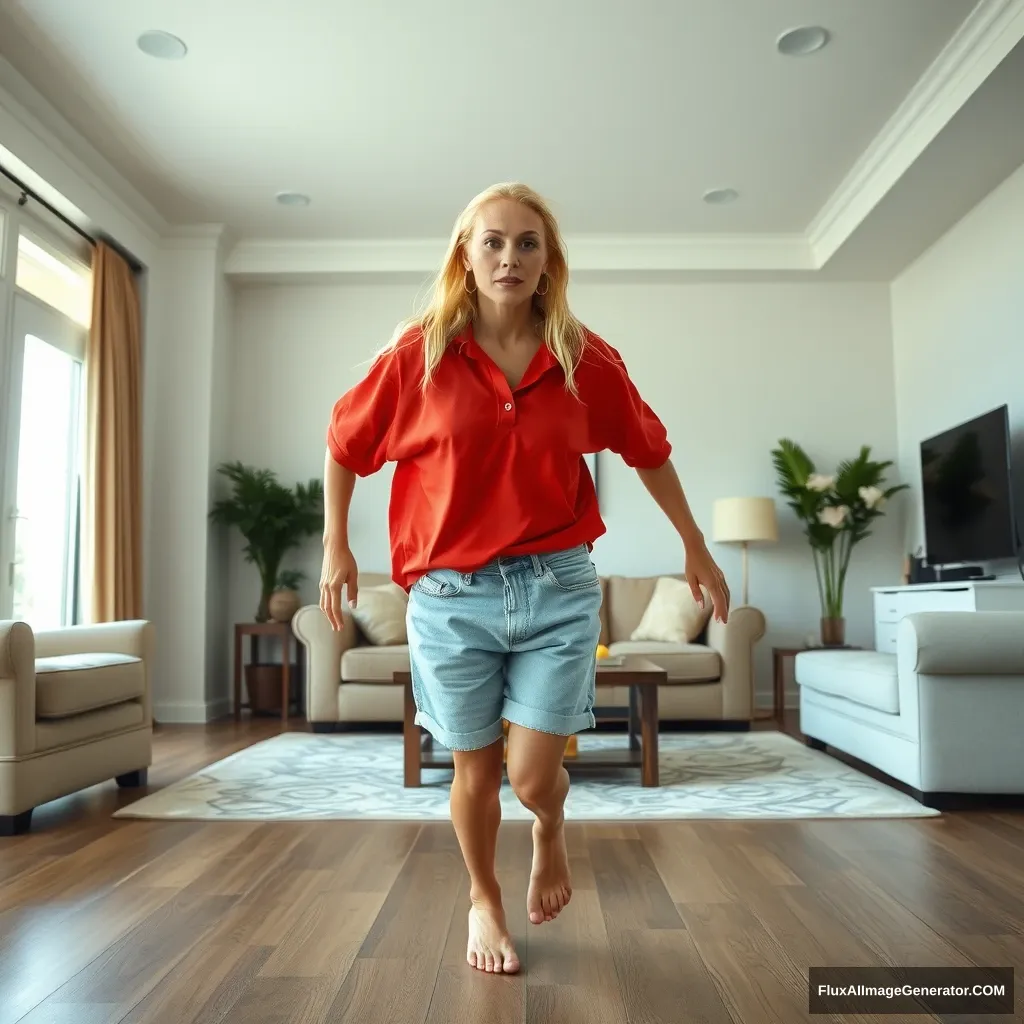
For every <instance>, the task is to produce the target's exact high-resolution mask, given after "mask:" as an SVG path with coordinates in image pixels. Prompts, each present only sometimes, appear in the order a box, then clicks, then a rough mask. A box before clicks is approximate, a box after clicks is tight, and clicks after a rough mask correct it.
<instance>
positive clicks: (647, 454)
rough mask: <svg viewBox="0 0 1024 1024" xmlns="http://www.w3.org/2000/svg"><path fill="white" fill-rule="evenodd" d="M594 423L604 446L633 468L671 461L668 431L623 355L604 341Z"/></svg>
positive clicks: (648, 467)
mask: <svg viewBox="0 0 1024 1024" xmlns="http://www.w3.org/2000/svg"><path fill="white" fill-rule="evenodd" d="M600 348H601V350H602V351H601V353H600V356H599V359H598V361H597V362H598V366H599V368H600V370H599V373H598V374H597V381H596V383H597V387H596V389H595V390H596V392H597V394H596V396H595V402H594V404H593V405H592V409H593V412H592V414H591V415H592V422H593V423H594V424H595V426H596V427H597V430H596V434H597V439H598V440H599V441H600V447H602V448H608V449H609V450H610V451H613V452H615V454H616V455H619V456H621V457H622V461H623V462H625V463H626V465H627V466H630V467H632V468H633V469H657V468H659V467H660V466H663V465H664V464H665V462H667V461H668V458H669V456H670V455H671V454H672V445H671V444H670V443H669V440H668V431H667V430H666V429H665V425H664V424H663V423H662V422H661V420H660V419H659V418H658V416H657V415H656V414H655V412H654V410H653V409H651V407H650V406H649V405H648V404H647V402H645V401H644V399H643V398H642V397H641V395H640V392H639V391H638V390H637V387H636V385H635V384H634V383H633V381H632V379H631V378H630V376H629V372H628V371H627V369H626V364H625V362H624V361H623V359H622V356H620V355H619V353H618V352H617V351H616V350H615V349H614V348H612V347H611V346H610V345H607V344H604V343H601V345H600Z"/></svg>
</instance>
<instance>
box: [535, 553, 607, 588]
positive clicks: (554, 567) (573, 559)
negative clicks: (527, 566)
mask: <svg viewBox="0 0 1024 1024" xmlns="http://www.w3.org/2000/svg"><path fill="white" fill-rule="evenodd" d="M544 576H545V578H546V579H547V580H548V581H549V582H551V583H553V584H554V585H555V586H556V587H557V588H558V589H559V590H565V591H575V590H589V589H590V588H591V587H599V586H600V585H601V578H600V576H598V574H597V566H596V565H594V563H593V562H592V561H591V559H590V556H589V555H588V554H586V553H583V554H577V555H573V556H570V557H564V558H563V557H555V558H552V559H547V560H545V562H544Z"/></svg>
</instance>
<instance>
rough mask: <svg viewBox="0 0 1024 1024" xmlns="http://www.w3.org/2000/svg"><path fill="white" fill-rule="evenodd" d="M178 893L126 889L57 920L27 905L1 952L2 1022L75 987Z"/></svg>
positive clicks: (18, 1017) (62, 914) (5, 1023)
mask: <svg viewBox="0 0 1024 1024" xmlns="http://www.w3.org/2000/svg"><path fill="white" fill-rule="evenodd" d="M174 895H175V892H174V890H173V889H151V888H142V887H139V886H131V885H124V886H120V887H118V888H117V889H115V890H113V892H111V893H110V894H108V895H106V896H104V897H103V898H102V899H96V900H92V901H89V902H86V903H83V904H80V905H77V907H76V908H74V909H72V910H71V912H66V911H67V908H66V907H65V906H63V905H62V906H61V908H60V910H59V912H58V913H57V914H56V915H53V916H52V917H51V916H49V915H47V914H46V912H45V908H35V907H26V908H25V912H26V915H27V919H26V920H24V921H23V922H22V926H21V927H20V928H19V929H18V930H16V931H14V932H13V933H12V934H11V935H10V936H8V939H7V940H6V941H5V943H4V945H3V949H2V951H0V992H2V993H4V998H3V999H0V1024H14V1022H15V1021H19V1020H21V1019H22V1018H23V1017H24V1015H25V1014H27V1013H29V1011H31V1010H32V1009H33V1007H36V1006H38V1005H40V1004H42V1003H43V1002H44V1001H45V1000H47V999H48V998H49V997H50V996H52V995H53V994H54V993H56V992H57V991H58V990H60V989H61V988H62V987H63V986H65V985H68V984H70V983H71V982H72V980H73V979H74V978H75V977H76V976H77V975H78V974H79V972H81V971H83V970H85V969H86V968H87V967H88V966H89V964H90V963H92V962H93V961H94V960H96V959H97V958H99V957H102V956H104V955H105V954H106V953H107V951H108V950H109V949H111V948H112V947H113V946H114V945H115V944H116V943H117V942H119V941H122V940H123V939H124V937H125V936H127V935H129V934H130V933H131V932H132V931H133V930H134V929H135V928H136V927H137V926H138V925H139V924H141V923H142V922H143V921H145V920H146V919H147V918H148V917H149V916H150V915H151V914H152V913H154V912H155V911H156V910H158V909H159V908H160V907H162V906H163V905H164V904H166V903H167V902H168V901H169V900H171V899H173V898H174ZM51 1010H52V1007H51ZM47 1012H50V1011H47ZM43 1019H45V1018H43Z"/></svg>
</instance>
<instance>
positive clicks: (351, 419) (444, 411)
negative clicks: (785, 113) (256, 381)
mask: <svg viewBox="0 0 1024 1024" xmlns="http://www.w3.org/2000/svg"><path fill="white" fill-rule="evenodd" d="M422 379H423V347H422V335H421V334H420V332H419V330H418V329H414V330H411V331H409V332H407V333H406V334H405V336H404V337H403V338H402V340H401V341H400V342H399V344H398V345H397V346H395V347H394V348H393V349H391V350H389V351H387V352H385V353H384V354H382V355H379V356H378V357H377V358H376V359H375V360H374V362H373V364H372V365H371V367H370V369H369V371H368V372H367V375H366V376H365V377H364V378H363V380H362V381H360V382H359V383H358V384H357V385H356V386H355V387H353V388H352V389H351V390H349V391H348V392H346V393H345V394H344V395H343V396H342V397H341V398H340V399H338V401H337V402H336V403H335V405H334V409H333V412H332V415H331V422H330V427H329V429H328V432H327V444H328V447H329V449H330V452H331V455H332V456H333V457H334V458H335V459H336V460H337V461H338V462H339V463H340V464H341V465H343V466H346V467H348V468H349V469H351V470H352V471H353V472H354V473H356V474H357V475H359V476H368V475H369V474H371V473H376V472H377V471H378V470H379V469H380V468H381V467H382V466H383V465H384V463H385V462H394V463H396V466H395V473H394V480H393V483H392V488H391V505H390V511H389V523H390V535H391V557H392V576H393V579H394V580H395V582H396V583H398V584H399V585H401V586H403V587H405V588H406V589H408V588H409V587H411V586H412V584H413V583H414V582H415V581H416V579H417V578H418V577H419V576H421V575H422V574H423V573H425V572H427V571H428V570H430V569H438V568H445V569H456V570H459V571H461V572H470V571H472V570H474V569H477V568H479V567H480V566H482V565H485V564H486V563H487V562H489V561H491V560H492V559H494V558H496V557H498V556H501V555H526V554H541V553H543V552H549V551H558V550H561V549H564V548H570V547H574V546H576V545H578V544H583V543H588V544H592V543H593V541H594V540H596V539H597V538H598V537H600V536H601V534H603V533H604V532H605V524H604V522H603V520H602V519H601V514H600V511H599V509H598V504H597V495H596V493H595V491H594V482H593V480H592V478H591V476H590V473H589V472H588V471H587V466H586V463H585V462H584V461H583V455H584V454H585V453H591V452H599V451H603V450H604V449H609V450H610V451H613V452H615V453H617V454H618V455H620V456H621V457H622V459H623V460H624V461H625V463H626V464H627V465H629V466H632V467H634V468H656V467H658V466H661V465H662V464H664V462H665V461H666V460H667V459H668V457H669V455H670V453H671V451H672V447H671V445H670V444H669V442H668V438H667V436H666V432H665V427H664V426H663V424H662V423H661V421H660V420H659V419H658V417H657V416H656V415H655V414H654V413H653V412H652V411H651V409H650V408H649V407H648V405H647V404H646V402H644V400H643V399H642V398H641V397H640V395H639V393H638V392H637V389H636V387H635V386H634V384H633V382H632V381H631V380H630V379H629V376H628V374H627V372H626V367H625V365H624V363H623V361H622V359H621V357H620V356H619V353H618V352H616V350H615V349H614V348H612V347H611V346H610V345H608V344H607V343H606V342H605V341H603V340H602V339H601V338H599V337H597V335H595V334H590V335H589V336H588V341H587V345H586V347H585V349H584V353H583V355H582V357H581V359H580V363H579V366H578V367H577V370H576V386H577V389H578V391H579V396H578V397H577V396H575V395H572V394H571V393H570V392H568V391H567V390H566V388H565V374H564V373H563V371H562V368H561V366H560V365H559V363H558V361H557V360H556V359H555V357H554V356H553V355H552V354H551V352H550V350H549V349H548V347H547V346H546V345H541V347H540V348H539V349H538V351H537V354H536V355H535V356H534V358H533V361H532V362H531V363H530V366H529V368H528V369H527V371H526V373H525V375H524V376H523V379H522V381H521V382H520V383H519V385H518V386H517V387H516V388H514V389H513V388H510V387H509V384H508V381H507V380H506V378H505V375H504V374H503V373H502V372H501V370H500V369H499V368H498V366H497V364H496V363H495V362H494V361H493V360H492V359H491V358H490V356H488V355H487V353H486V352H485V351H484V350H483V349H482V348H481V347H480V345H479V344H478V343H477V341H476V339H475V338H474V336H473V329H472V326H470V327H469V328H467V329H466V330H465V331H464V332H463V333H462V334H461V335H459V337H457V338H456V339H454V340H453V341H452V342H451V343H450V344H449V346H448V348H447V350H446V352H445V354H444V357H443V358H442V360H441V362H440V364H439V365H438V368H437V370H436V371H435V374H434V377H433V379H432V381H431V384H430V387H429V388H428V390H427V393H426V394H425V395H424V394H423V393H422V392H421V391H420V383H421V381H422Z"/></svg>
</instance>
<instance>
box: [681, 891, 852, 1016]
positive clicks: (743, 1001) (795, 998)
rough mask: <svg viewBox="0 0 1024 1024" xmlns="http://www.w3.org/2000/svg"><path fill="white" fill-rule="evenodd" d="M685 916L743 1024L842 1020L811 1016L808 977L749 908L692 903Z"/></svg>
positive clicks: (684, 906)
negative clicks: (808, 1002)
mask: <svg viewBox="0 0 1024 1024" xmlns="http://www.w3.org/2000/svg"><path fill="white" fill-rule="evenodd" d="M679 913H680V915H681V916H682V918H683V920H684V921H685V922H686V927H687V929H688V930H689V933H690V936H691V937H692V939H693V942H694V945H695V946H696V948H697V950H698V952H699V953H700V956H701V958H702V959H703V961H704V963H705V964H706V965H707V969H708V971H709V972H710V973H711V976H712V977H713V978H714V979H715V982H716V984H717V986H718V990H719V991H720V992H721V994H722V999H723V1000H724V1002H725V1004H726V1006H727V1007H728V1009H729V1012H730V1014H731V1015H732V1017H733V1019H734V1020H735V1021H736V1022H737V1024H747V1022H748V1021H757V1022H758V1024H794V1022H795V1021H806V1022H808V1024H813V1022H815V1021H822V1020H833V1021H834V1020H837V1018H836V1017H834V1016H833V1015H831V1014H814V1015H811V1014H810V1013H808V1010H807V981H806V976H805V973H804V972H803V971H801V970H800V969H799V968H798V967H797V965H796V964H795V963H794V962H793V961H792V960H791V959H790V958H789V955H788V953H787V952H786V950H784V949H783V947H782V946H781V945H780V944H779V943H778V942H777V941H776V939H775V938H774V937H773V936H772V935H771V934H770V933H769V932H767V931H766V930H765V929H764V927H763V926H762V925H761V923H760V922H759V921H758V920H757V918H755V917H754V915H753V914H751V913H750V911H749V910H747V909H746V907H743V906H741V905H740V904H738V903H708V904H704V905H703V906H701V905H700V904H697V903H687V904H680V905H679Z"/></svg>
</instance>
